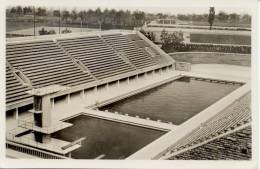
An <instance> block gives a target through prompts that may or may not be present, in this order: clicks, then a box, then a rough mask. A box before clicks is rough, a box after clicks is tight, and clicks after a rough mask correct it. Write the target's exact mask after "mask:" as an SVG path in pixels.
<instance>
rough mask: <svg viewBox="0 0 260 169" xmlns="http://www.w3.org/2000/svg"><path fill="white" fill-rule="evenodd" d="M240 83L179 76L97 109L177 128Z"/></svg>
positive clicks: (237, 86)
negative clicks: (171, 124) (174, 125)
mask: <svg viewBox="0 0 260 169" xmlns="http://www.w3.org/2000/svg"><path fill="white" fill-rule="evenodd" d="M241 85H242V84H241V83H231V82H225V81H217V80H214V81H209V80H208V79H202V78H194V77H181V78H179V79H177V80H174V81H172V82H169V83H167V84H164V85H161V86H159V87H156V88H153V89H151V90H148V91H145V92H142V93H140V94H137V95H134V96H131V97H128V98H126V99H124V100H120V101H118V102H115V103H112V104H110V105H107V106H104V107H102V108H100V110H103V111H104V110H108V111H109V112H119V113H123V114H126V113H127V114H129V115H130V116H139V117H141V118H147V117H149V118H150V119H152V120H161V121H163V122H172V123H173V124H176V125H179V124H181V123H183V122H184V121H186V120H188V119H189V118H191V117H192V116H194V115H196V114H197V113H199V112H201V111H202V110H204V109H206V108H207V107H208V106H210V105H212V104H214V103H215V102H216V101H218V100H220V99H221V98H223V97H224V96H226V95H228V94H229V93H231V92H232V91H234V90H235V89H237V88H239V87H240V86H241Z"/></svg>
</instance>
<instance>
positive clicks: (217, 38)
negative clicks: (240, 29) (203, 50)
mask: <svg viewBox="0 0 260 169" xmlns="http://www.w3.org/2000/svg"><path fill="white" fill-rule="evenodd" d="M190 42H193V43H214V44H239V45H251V36H248V35H238V34H237V35H229V34H214V33H191V34H190Z"/></svg>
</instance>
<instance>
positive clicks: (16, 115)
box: [15, 108, 19, 120]
mask: <svg viewBox="0 0 260 169" xmlns="http://www.w3.org/2000/svg"><path fill="white" fill-rule="evenodd" d="M15 119H16V120H18V119H19V110H18V108H15Z"/></svg>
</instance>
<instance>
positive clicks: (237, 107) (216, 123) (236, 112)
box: [171, 94, 251, 153]
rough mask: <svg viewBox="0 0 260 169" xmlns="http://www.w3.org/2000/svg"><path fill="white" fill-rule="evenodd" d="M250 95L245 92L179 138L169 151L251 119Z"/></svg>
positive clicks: (222, 132) (215, 134) (202, 140)
mask: <svg viewBox="0 0 260 169" xmlns="http://www.w3.org/2000/svg"><path fill="white" fill-rule="evenodd" d="M250 98H251V95H250V94H247V95H246V96H244V97H243V98H242V99H241V100H240V101H237V102H235V103H233V104H232V105H231V106H229V107H228V108H226V109H225V110H224V111H222V112H220V113H218V114H217V115H216V116H214V117H212V118H210V119H208V120H207V121H206V122H205V123H203V124H201V125H200V127H197V128H195V129H194V130H193V131H192V132H191V133H189V134H187V135H186V136H185V137H183V138H182V139H180V140H179V141H178V142H176V143H175V144H174V145H173V146H172V147H171V153H173V152H178V151H180V150H182V149H184V148H188V147H190V146H193V145H196V144H199V143H202V142H204V141H206V140H208V139H212V138H214V137H216V136H218V135H220V134H224V133H226V132H227V131H230V130H233V129H235V128H236V127H238V126H241V125H243V124H246V123H249V122H250V121H251V109H250Z"/></svg>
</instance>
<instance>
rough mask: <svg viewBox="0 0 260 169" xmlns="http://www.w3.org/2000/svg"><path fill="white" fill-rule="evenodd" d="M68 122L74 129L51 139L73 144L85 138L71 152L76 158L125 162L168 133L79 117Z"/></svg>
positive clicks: (70, 128)
mask: <svg viewBox="0 0 260 169" xmlns="http://www.w3.org/2000/svg"><path fill="white" fill-rule="evenodd" d="M67 122H69V123H72V124H73V126H72V127H69V128H66V129H64V130H61V131H58V132H56V133H54V134H52V137H54V138H58V139H62V140H66V141H74V140H76V139H79V138H81V137H86V139H85V140H84V141H83V142H82V147H81V148H79V149H77V150H75V151H73V152H72V158H75V159H94V158H97V157H101V156H102V159H124V158H126V157H128V156H130V155H131V154H133V153H134V152H136V151H138V150H139V149H141V148H142V147H144V146H145V145H147V144H149V143H151V142H152V141H154V140H155V139H157V138H159V137H160V136H162V135H163V134H165V133H166V132H164V131H158V130H153V129H148V128H143V127H138V126H133V125H128V124H123V123H118V122H113V121H108V120H102V119H98V118H93V117H89V116H86V115H80V116H77V117H75V118H73V119H70V120H68V121H67Z"/></svg>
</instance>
